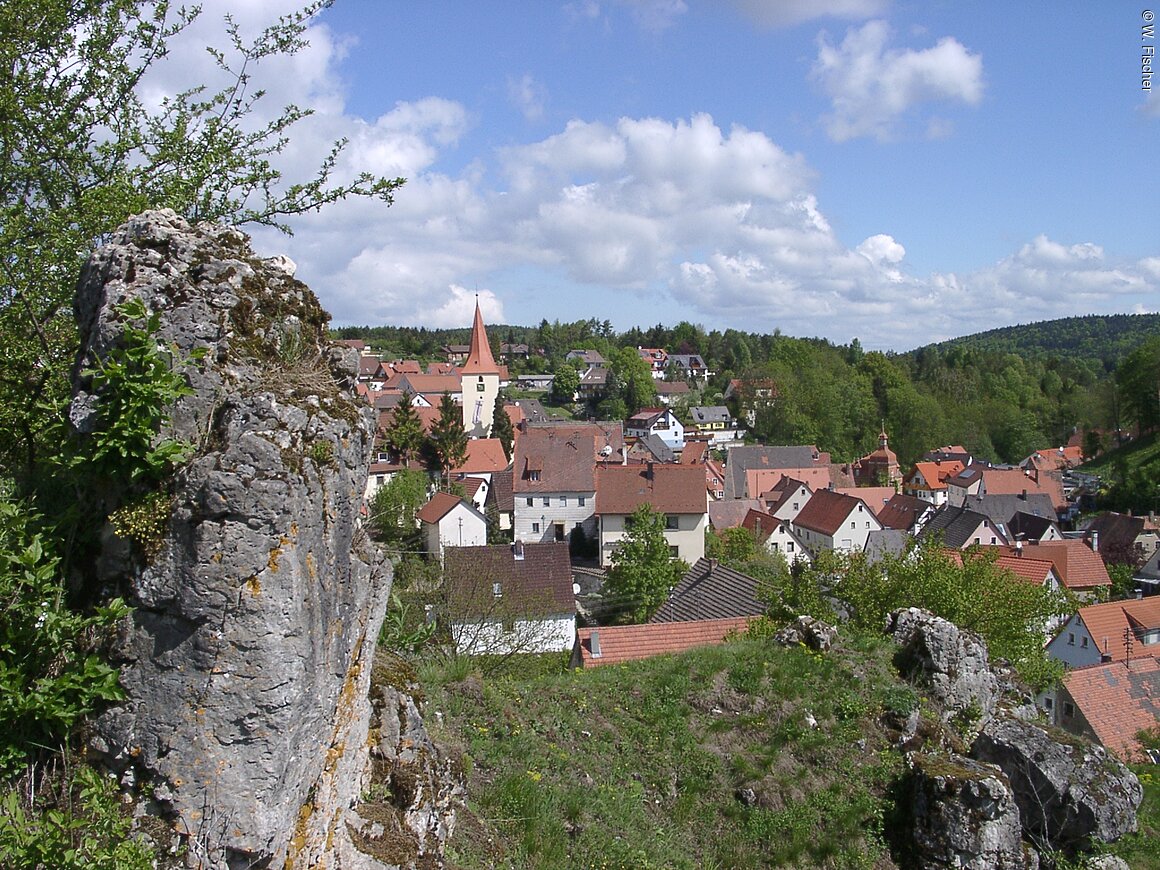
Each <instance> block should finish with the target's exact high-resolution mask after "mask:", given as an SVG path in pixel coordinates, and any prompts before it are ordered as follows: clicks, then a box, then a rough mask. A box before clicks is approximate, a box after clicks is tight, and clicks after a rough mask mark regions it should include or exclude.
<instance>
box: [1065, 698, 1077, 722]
mask: <svg viewBox="0 0 1160 870" xmlns="http://www.w3.org/2000/svg"><path fill="white" fill-rule="evenodd" d="M1063 715H1064V716H1066V717H1067V718H1068V719H1070V718H1071V717H1072V716H1074V715H1075V707H1073V706H1072V705H1071V704H1069V703H1068V702H1067V701H1064V702H1063Z"/></svg>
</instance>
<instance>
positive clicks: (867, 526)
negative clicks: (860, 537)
mask: <svg viewBox="0 0 1160 870" xmlns="http://www.w3.org/2000/svg"><path fill="white" fill-rule="evenodd" d="M866 528H870V521H869V520H867V521H866Z"/></svg>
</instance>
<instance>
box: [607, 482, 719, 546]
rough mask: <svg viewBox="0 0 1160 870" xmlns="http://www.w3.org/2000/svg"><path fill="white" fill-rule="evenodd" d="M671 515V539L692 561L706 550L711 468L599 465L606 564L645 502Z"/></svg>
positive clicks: (668, 534) (668, 523)
mask: <svg viewBox="0 0 1160 870" xmlns="http://www.w3.org/2000/svg"><path fill="white" fill-rule="evenodd" d="M645 504H647V505H650V506H651V507H652V508H653V510H655V511H657V512H658V513H662V514H664V516H665V540H666V541H667V542H668V544H669V549H670V551H671V552H672V555H673V556H674V558H679V559H684V560H685V561H686V562H688V563H689V564H690V565H691V564H693V563H694V562H696V561H697V560H698V559H700V558H701V557H703V556H704V555H705V530H706V529H707V528H708V527H709V494H708V492H707V491H706V489H705V472H704V469H702V468H701V467H700V466H697V465H662V464H659V463H654V462H649V463H646V464H645V465H610V466H604V467H601V468H598V469H597V470H596V515H597V517H598V519H599V521H600V564H601V565H604V566H607V565H610V564H611V562H612V553H613V551H614V550H615V549H616V544H617V542H619V541H620V540H621V539H622V538H623V537H625V534H626V533H627V531H628V527H629V518H630V517H631V515H632V514H633V513H635V512H636V510H637V509H638V508H639V507H641V506H642V505H645Z"/></svg>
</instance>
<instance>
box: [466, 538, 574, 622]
mask: <svg viewBox="0 0 1160 870" xmlns="http://www.w3.org/2000/svg"><path fill="white" fill-rule="evenodd" d="M515 548H516V545H514V544H503V545H500V546H490V547H448V548H447V550H446V551H445V554H444V567H443V578H444V582H445V583H447V584H448V591H449V593H450V594H451V595H453V596H457V597H458V599H459V604H460V606H459V607H457V610H464V609H465V610H466V612H468V613H471V612H487V611H489V610H491V609H492V607H493V605H494V600H495V594H494V586H493V584H495V583H499V584H500V591H501V594H502V595H503V596H504V597H505V598H507V599H509V600H511V601H513V602H515V604H514V606H516V607H518V608H521V611H522V614H525V615H528V616H533V615H535V616H550V615H553V614H559V613H573V612H575V610H576V598H575V596H574V594H573V592H572V564H571V562H570V561H569V559H568V545H567V544H566V543H564V542H556V541H552V542H550V543H535V544H528V543H525V544H523V554H524V557H523V559H517V558H516V557H515Z"/></svg>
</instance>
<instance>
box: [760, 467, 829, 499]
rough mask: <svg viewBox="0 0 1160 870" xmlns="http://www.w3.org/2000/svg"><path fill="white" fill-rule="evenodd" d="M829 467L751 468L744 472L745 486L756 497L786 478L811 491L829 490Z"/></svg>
mask: <svg viewBox="0 0 1160 870" xmlns="http://www.w3.org/2000/svg"><path fill="white" fill-rule="evenodd" d="M830 471H831V469H830V466H828V465H822V466H818V467H816V468H751V469H749V470H748V471H746V472H745V485H746V487H747V488H748V491H749V492H751V493H754V494H756V495H760V494H761V493H763V492H769V491H770V490H771V489H774V488H775V487H777V486H778V484H780V483H781V481H782V480H784V479H785V478H787V477H792V478H793V479H794V480H800V481H801V482H802V483H804V484H805V485H806V486H808V487H809V488H810V489H811V490H812V491H814V492H817V491H818V490H823V489H829V486H830V483H831V477H830Z"/></svg>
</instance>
